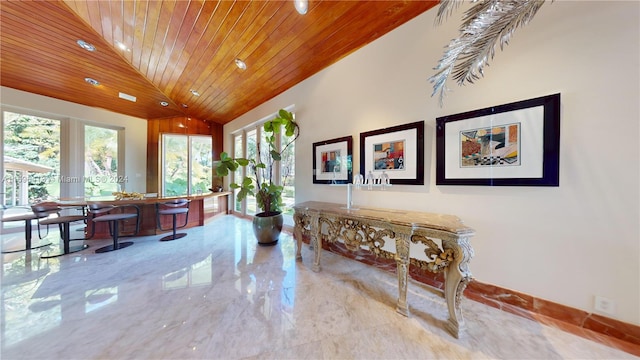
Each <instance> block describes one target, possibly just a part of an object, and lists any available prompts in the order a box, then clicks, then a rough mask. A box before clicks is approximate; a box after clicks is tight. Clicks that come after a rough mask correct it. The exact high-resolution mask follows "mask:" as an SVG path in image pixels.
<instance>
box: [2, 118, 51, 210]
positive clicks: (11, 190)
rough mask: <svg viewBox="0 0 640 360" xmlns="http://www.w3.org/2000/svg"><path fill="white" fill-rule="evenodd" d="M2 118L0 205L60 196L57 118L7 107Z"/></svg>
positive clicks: (26, 203) (33, 201)
mask: <svg viewBox="0 0 640 360" xmlns="http://www.w3.org/2000/svg"><path fill="white" fill-rule="evenodd" d="M3 119H4V128H3V133H4V138H3V155H4V159H3V161H4V174H3V181H2V191H1V192H2V193H3V197H2V205H4V206H7V207H11V206H29V205H30V204H31V203H35V202H38V201H43V200H47V199H52V198H58V197H59V196H60V180H59V179H60V120H55V119H48V118H43V117H38V116H32V115H27V114H18V113H13V112H9V111H5V112H3Z"/></svg>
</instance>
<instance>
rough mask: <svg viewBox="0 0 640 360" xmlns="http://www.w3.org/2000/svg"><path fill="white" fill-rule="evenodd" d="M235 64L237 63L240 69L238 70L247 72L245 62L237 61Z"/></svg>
mask: <svg viewBox="0 0 640 360" xmlns="http://www.w3.org/2000/svg"><path fill="white" fill-rule="evenodd" d="M235 62H236V66H237V67H238V69H240V70H247V64H246V63H245V62H244V61H242V60H240V59H236V60H235Z"/></svg>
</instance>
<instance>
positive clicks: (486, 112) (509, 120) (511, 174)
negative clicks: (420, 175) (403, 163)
mask: <svg viewBox="0 0 640 360" xmlns="http://www.w3.org/2000/svg"><path fill="white" fill-rule="evenodd" d="M436 185H485V186H560V94H559V93H558V94H552V95H546V96H541V97H537V98H533V99H528V100H523V101H517V102H513V103H508V104H503V105H499V106H492V107H487V108H484V109H480V110H473V111H468V112H465V113H459V114H454V115H448V116H443V117H439V118H437V119H436Z"/></svg>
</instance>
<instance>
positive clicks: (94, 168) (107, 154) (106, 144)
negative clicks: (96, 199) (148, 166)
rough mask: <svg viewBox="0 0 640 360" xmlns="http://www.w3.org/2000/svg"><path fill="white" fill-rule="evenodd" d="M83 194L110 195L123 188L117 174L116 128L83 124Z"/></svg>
mask: <svg viewBox="0 0 640 360" xmlns="http://www.w3.org/2000/svg"><path fill="white" fill-rule="evenodd" d="M84 154H85V157H84V194H85V196H101V195H111V194H112V193H113V192H114V191H121V190H123V185H124V181H118V180H123V179H121V178H120V177H119V176H118V130H113V129H108V128H105V127H98V126H91V125H85V126H84Z"/></svg>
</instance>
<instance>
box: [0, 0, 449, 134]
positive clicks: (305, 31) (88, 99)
mask: <svg viewBox="0 0 640 360" xmlns="http://www.w3.org/2000/svg"><path fill="white" fill-rule="evenodd" d="M436 4H437V1H316V0H311V1H310V2H309V10H308V12H307V14H306V15H300V14H298V13H297V12H296V10H295V8H294V5H293V1H185V0H177V1H150V0H136V1H131V0H112V1H95V0H81V1H10V2H7V1H2V2H0V24H1V25H0V26H1V28H0V46H1V47H0V61H1V62H0V69H1V73H0V76H1V77H0V85H2V86H6V87H10V88H14V89H18V90H24V91H28V92H32V93H36V94H41V95H45V96H50V97H54V98H58V99H62V100H66V101H71V102H74V103H79V104H84V105H88V106H94V107H100V108H105V109H108V110H111V111H114V112H117V113H122V114H127V115H131V116H135V117H141V118H145V119H157V118H165V117H173V116H191V117H194V118H197V119H201V120H205V121H211V122H214V123H219V124H225V123H227V122H229V121H231V120H233V119H234V118H236V117H238V116H240V115H242V114H244V113H245V112H247V111H249V110H251V109H252V108H254V107H256V106H257V105H259V104H261V103H263V102H265V101H267V100H269V99H271V98H273V97H274V96H276V95H278V94H280V93H282V92H283V91H285V90H287V89H289V88H291V87H292V86H294V85H296V84H297V83H299V82H300V81H302V80H304V79H306V78H308V77H309V76H311V75H313V74H315V73H317V72H318V71H320V70H322V69H324V68H326V67H327V66H329V65H331V64H332V63H334V62H336V61H337V60H339V59H341V58H342V57H344V56H346V55H347V54H349V53H351V52H353V51H354V50H356V49H358V48H360V47H362V46H364V45H366V44H368V43H370V42H371V41H373V40H375V39H377V38H378V37H380V36H382V35H384V34H385V33H387V32H389V31H391V30H393V29H394V28H396V27H398V26H399V25H401V24H403V23H405V22H406V21H408V20H410V19H412V18H414V17H415V16H417V15H419V14H421V13H423V12H424V11H426V10H428V9H430V8H432V7H433V6H435V5H436ZM426 30H427V29H425V31H426ZM78 40H83V41H86V42H88V43H90V44H92V45H94V46H95V48H96V50H95V51H93V52H89V51H87V50H85V49H83V48H81V47H80V46H79V45H78V44H77V41H78ZM235 59H241V60H243V61H244V62H245V63H246V64H247V69H246V70H241V69H239V68H238V67H237V66H236V65H235ZM86 77H89V78H93V79H95V80H97V81H98V82H99V83H100V85H98V86H93V85H90V84H88V83H87V82H86V81H85V78H86ZM192 90H193V91H196V92H197V93H199V96H196V95H194V94H193V93H192ZM119 92H122V93H126V94H129V95H133V96H135V97H136V98H137V100H136V102H131V101H128V100H124V99H121V98H119V97H118V93H119ZM163 101H164V102H167V103H168V105H167V106H165V107H163V106H161V105H160V102H163Z"/></svg>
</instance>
